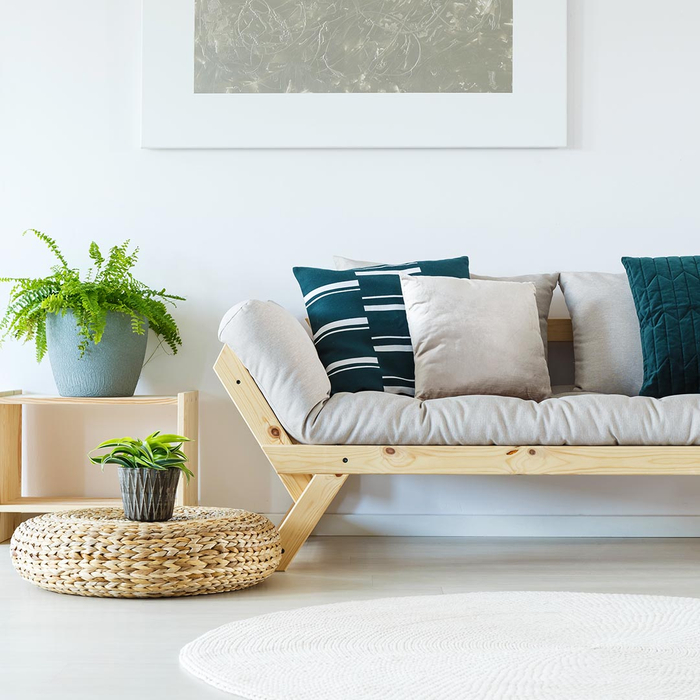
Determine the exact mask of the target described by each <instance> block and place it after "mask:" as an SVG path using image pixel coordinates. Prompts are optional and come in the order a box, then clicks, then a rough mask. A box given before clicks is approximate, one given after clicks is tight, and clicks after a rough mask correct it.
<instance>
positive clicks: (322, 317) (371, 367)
mask: <svg viewBox="0 0 700 700" xmlns="http://www.w3.org/2000/svg"><path fill="white" fill-rule="evenodd" d="M400 275H429V276H431V277H458V278H463V279H467V278H469V258H467V257H460V258H451V259H448V260H424V261H418V262H410V263H404V264H401V265H376V266H373V267H364V268H359V269H354V270H343V271H337V270H323V269H319V268H314V267H295V268H294V276H295V277H296V278H297V282H299V286H300V287H301V292H302V294H303V295H304V304H305V305H306V311H307V314H308V317H309V323H310V324H311V330H312V332H313V341H314V344H315V345H316V350H317V352H318V355H319V357H320V358H321V362H322V363H323V365H324V367H325V368H326V372H327V373H328V378H329V379H330V382H331V392H332V393H333V394H336V393H338V392H341V391H349V392H356V391H386V392H390V393H393V394H404V395H406V396H413V395H414V388H415V373H414V364H413V346H412V345H411V337H410V335H409V330H408V321H407V320H406V310H405V306H404V300H403V295H402V294H401V280H400Z"/></svg>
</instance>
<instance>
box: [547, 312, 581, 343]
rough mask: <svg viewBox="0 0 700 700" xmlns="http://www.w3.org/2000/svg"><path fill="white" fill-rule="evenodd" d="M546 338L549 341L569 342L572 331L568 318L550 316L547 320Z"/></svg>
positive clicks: (571, 340) (571, 339)
mask: <svg viewBox="0 0 700 700" xmlns="http://www.w3.org/2000/svg"><path fill="white" fill-rule="evenodd" d="M547 340H548V341H549V342H550V343H571V342H573V340H574V331H573V328H572V327H571V319H570V318H550V319H549V320H548V321H547Z"/></svg>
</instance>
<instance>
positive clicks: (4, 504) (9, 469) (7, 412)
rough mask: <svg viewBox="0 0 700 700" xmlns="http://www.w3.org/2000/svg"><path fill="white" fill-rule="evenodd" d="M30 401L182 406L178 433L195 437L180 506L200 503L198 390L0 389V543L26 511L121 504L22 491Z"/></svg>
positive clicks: (187, 451)
mask: <svg viewBox="0 0 700 700" xmlns="http://www.w3.org/2000/svg"><path fill="white" fill-rule="evenodd" d="M29 404H40V405H51V406H53V405H57V406H61V405H70V406H95V407H97V406H113V405H119V406H126V405H129V406H162V405H168V406H177V433H178V435H185V436H187V437H189V438H192V440H193V442H186V443H185V444H184V445H183V447H182V449H183V451H184V452H185V454H186V455H187V456H188V457H189V463H188V466H189V467H190V469H192V471H193V472H194V478H193V479H191V480H190V482H189V483H187V480H186V479H184V478H183V479H181V480H180V486H179V488H178V492H177V501H176V503H177V505H180V506H196V505H197V504H198V491H199V469H198V468H197V454H198V443H197V438H198V432H199V393H198V392H197V391H183V392H181V393H179V394H177V395H175V396H124V397H114V398H112V397H106V398H92V397H86V398H80V397H72V396H71V397H67V396H41V395H38V394H23V393H22V392H21V391H5V392H0V542H4V541H5V540H7V539H9V538H10V537H11V536H12V533H13V531H14V529H15V527H17V525H19V520H20V517H21V514H22V513H50V512H54V511H59V510H67V509H74V508H95V507H100V506H112V507H119V506H121V499H119V498H81V497H76V498H68V497H64V498H44V497H38V498H36V497H30V496H22V407H23V406H25V405H29Z"/></svg>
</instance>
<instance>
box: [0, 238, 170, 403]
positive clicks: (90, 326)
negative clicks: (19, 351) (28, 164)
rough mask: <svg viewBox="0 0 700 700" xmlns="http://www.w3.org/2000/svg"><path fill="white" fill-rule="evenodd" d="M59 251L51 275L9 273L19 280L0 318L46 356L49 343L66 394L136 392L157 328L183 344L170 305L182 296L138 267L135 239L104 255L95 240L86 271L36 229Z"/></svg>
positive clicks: (3, 327)
mask: <svg viewBox="0 0 700 700" xmlns="http://www.w3.org/2000/svg"><path fill="white" fill-rule="evenodd" d="M28 232H29V233H33V234H34V235H35V236H36V237H37V238H38V239H39V240H40V241H42V242H43V243H45V244H46V246H47V247H48V248H49V250H50V251H51V252H52V253H53V255H54V256H55V258H56V260H57V261H58V264H57V265H54V267H52V268H51V274H50V275H48V276H46V277H40V278H36V279H33V278H28V277H2V278H0V282H10V283H12V284H13V287H12V290H11V291H10V303H9V305H8V307H7V311H6V312H5V316H4V317H3V319H2V321H0V342H2V341H3V340H5V338H7V337H8V336H10V337H12V338H15V339H17V340H24V341H28V340H33V341H34V344H35V345H36V358H37V361H39V362H41V360H42V358H43V357H44V355H45V354H46V352H47V350H48V353H49V358H50V360H51V369H52V371H53V375H54V379H55V380H56V386H57V387H58V391H59V393H60V394H61V396H132V395H133V393H134V390H135V389H136V383H137V382H138V380H139V376H140V374H141V368H142V366H143V360H144V357H145V354H146V342H147V333H148V329H149V328H150V329H151V330H152V331H153V332H154V333H155V334H156V336H158V338H159V339H160V342H161V344H163V343H164V344H166V345H167V346H169V347H170V349H171V350H172V352H173V353H176V352H177V350H178V347H179V346H180V345H181V344H182V341H181V339H180V332H179V330H178V327H177V324H176V323H175V320H174V319H173V317H172V316H171V315H170V313H169V312H168V309H167V306H166V304H173V305H174V301H175V300H179V301H184V299H183V298H182V297H178V296H175V295H173V294H168V293H166V291H165V290H164V289H161V290H160V291H157V290H154V289H151V288H150V287H147V286H146V285H145V284H143V283H142V282H139V281H138V280H137V279H135V278H134V276H133V275H132V273H131V269H132V267H133V266H134V265H135V264H136V260H137V257H138V248H135V249H133V250H132V251H129V241H125V242H124V243H122V244H121V245H118V246H114V247H113V248H111V249H110V251H109V253H107V255H106V256H105V255H103V254H102V252H101V250H100V248H99V247H98V245H97V244H96V243H95V242H93V243H91V244H90V250H89V255H90V259H91V260H92V262H93V267H92V268H91V269H90V270H89V271H88V273H87V274H86V275H84V276H83V277H81V275H80V272H79V270H77V269H75V268H73V267H70V266H69V265H68V262H67V261H66V258H65V257H64V255H63V253H61V251H60V249H59V248H58V246H57V245H56V241H55V240H54V239H53V238H51V237H50V236H47V235H46V234H45V233H41V231H36V230H35V229H29V231H25V233H28Z"/></svg>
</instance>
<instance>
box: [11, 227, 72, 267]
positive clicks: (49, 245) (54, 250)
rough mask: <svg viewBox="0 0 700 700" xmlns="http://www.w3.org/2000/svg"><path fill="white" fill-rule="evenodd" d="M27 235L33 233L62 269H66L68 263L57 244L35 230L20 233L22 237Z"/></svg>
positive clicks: (29, 229)
mask: <svg viewBox="0 0 700 700" xmlns="http://www.w3.org/2000/svg"><path fill="white" fill-rule="evenodd" d="M27 233H33V234H34V235H35V236H36V237H37V238H38V239H39V240H40V241H43V242H44V243H45V244H46V247H47V248H48V249H49V250H50V251H51V252H52V253H53V254H54V255H55V256H56V258H57V260H58V261H59V262H60V263H61V265H62V266H63V267H68V263H67V262H66V259H65V258H64V257H63V253H61V251H60V250H59V247H58V244H57V243H56V241H55V240H54V239H53V238H51V236H47V235H46V234H45V233H42V232H41V231H37V230H36V229H35V228H28V229H27V230H26V231H24V232H23V233H22V235H23V236H25V235H26V234H27Z"/></svg>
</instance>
